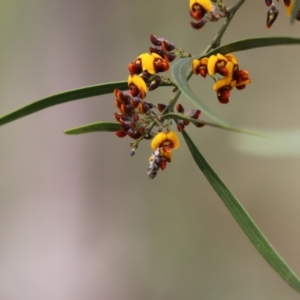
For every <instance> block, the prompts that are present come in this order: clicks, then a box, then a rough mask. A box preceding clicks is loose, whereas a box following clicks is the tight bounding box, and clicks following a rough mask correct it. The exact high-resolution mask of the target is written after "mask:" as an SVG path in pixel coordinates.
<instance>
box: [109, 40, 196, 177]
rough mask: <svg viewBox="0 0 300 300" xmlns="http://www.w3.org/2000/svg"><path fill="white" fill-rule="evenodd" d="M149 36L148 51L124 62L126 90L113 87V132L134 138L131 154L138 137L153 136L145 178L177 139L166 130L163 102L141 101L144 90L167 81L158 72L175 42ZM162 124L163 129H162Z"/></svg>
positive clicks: (166, 156)
mask: <svg viewBox="0 0 300 300" xmlns="http://www.w3.org/2000/svg"><path fill="white" fill-rule="evenodd" d="M150 40H151V42H152V44H153V45H154V47H150V53H143V54H141V55H139V56H138V57H137V58H136V59H135V60H134V61H133V62H131V63H129V64H128V70H129V73H130V74H129V76H128V80H127V83H128V91H121V90H119V89H115V90H114V95H115V98H116V100H115V105H116V107H117V108H118V110H119V112H116V113H115V114H114V116H115V119H116V120H117V121H118V122H119V123H120V125H121V128H120V130H119V131H117V132H116V135H117V136H118V137H121V138H122V137H125V136H129V137H131V138H133V139H134V140H135V142H134V143H131V155H133V154H134V153H135V150H136V149H137V147H138V144H139V142H140V141H141V140H143V139H152V138H153V139H152V142H151V148H152V149H153V150H154V152H153V154H152V155H151V157H150V160H149V167H148V172H147V174H148V176H149V178H154V177H155V176H156V174H157V172H158V170H159V169H162V170H164V169H165V168H166V165H167V162H171V159H172V152H171V150H172V149H176V148H178V146H179V139H178V136H177V134H176V133H175V132H171V131H169V126H170V124H171V122H170V120H169V119H165V118H164V117H163V113H164V111H165V109H166V108H167V105H165V104H157V105H154V104H153V103H151V102H146V101H145V98H146V94H147V92H148V91H152V90H154V89H156V88H157V87H158V86H159V85H160V84H162V83H169V82H168V81H169V80H168V79H166V78H164V77H161V76H159V75H158V73H160V72H165V71H167V70H168V69H169V62H171V61H173V60H174V59H175V58H176V53H175V51H174V50H176V49H175V45H174V44H172V43H170V42H168V41H167V40H166V39H163V38H158V37H156V36H154V35H151V36H150ZM169 85H171V84H169ZM198 116H199V114H198ZM164 128H165V129H166V133H165V132H162V131H163V129H164ZM180 128H183V127H180ZM155 129H156V130H155ZM155 131H156V132H155ZM157 132H158V133H157Z"/></svg>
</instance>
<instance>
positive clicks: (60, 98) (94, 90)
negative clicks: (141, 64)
mask: <svg viewBox="0 0 300 300" xmlns="http://www.w3.org/2000/svg"><path fill="white" fill-rule="evenodd" d="M116 88H117V89H120V90H126V89H128V86H127V82H126V81H118V82H110V83H103V84H98V85H93V86H88V87H84V88H80V89H76V90H72V91H68V92H63V93H60V94H57V95H53V96H49V97H47V98H44V99H41V100H38V101H35V102H33V103H31V104H29V105H26V106H24V107H22V108H20V109H18V110H15V111H13V112H11V113H9V114H7V115H5V116H3V117H1V118H0V126H1V125H4V124H6V123H9V122H12V121H14V120H17V119H20V118H22V117H25V116H27V115H30V114H32V113H35V112H37V111H40V110H42V109H44V108H47V107H50V106H54V105H57V104H61V103H65V102H69V101H73V100H78V99H83V98H88V97H94V96H99V95H104V94H109V93H112V92H113V90H114V89H116Z"/></svg>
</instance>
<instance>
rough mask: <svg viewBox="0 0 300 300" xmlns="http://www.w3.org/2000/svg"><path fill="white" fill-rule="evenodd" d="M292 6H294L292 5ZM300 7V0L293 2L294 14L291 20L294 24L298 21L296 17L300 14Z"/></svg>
mask: <svg viewBox="0 0 300 300" xmlns="http://www.w3.org/2000/svg"><path fill="white" fill-rule="evenodd" d="M290 5H292V4H290ZM299 6H300V0H295V1H294V2H293V10H292V14H291V18H290V22H291V23H294V21H295V20H296V17H297V15H298V13H299V8H300V7H299Z"/></svg>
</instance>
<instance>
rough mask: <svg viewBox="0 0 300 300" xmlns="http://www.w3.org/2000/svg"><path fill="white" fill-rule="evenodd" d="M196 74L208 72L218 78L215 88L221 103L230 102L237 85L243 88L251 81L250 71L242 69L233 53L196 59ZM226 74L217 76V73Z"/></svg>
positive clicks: (194, 66)
mask: <svg viewBox="0 0 300 300" xmlns="http://www.w3.org/2000/svg"><path fill="white" fill-rule="evenodd" d="M192 67H193V72H194V74H199V75H201V76H202V77H204V78H205V77H206V75H207V74H209V75H210V76H213V77H214V79H215V80H216V82H215V84H214V85H213V90H214V91H216V93H217V97H218V100H219V102H220V103H223V104H225V103H228V102H229V96H230V91H231V90H232V89H233V88H234V87H235V88H236V89H238V90H242V89H244V88H245V87H246V84H248V83H250V82H251V79H250V78H249V73H248V71H246V70H240V68H239V65H238V61H237V59H236V57H235V56H234V55H232V54H225V55H222V54H220V53H218V54H216V55H211V56H209V57H202V58H200V59H194V60H193V63H192ZM217 73H218V74H220V75H222V76H224V77H223V78H215V75H216V74H217Z"/></svg>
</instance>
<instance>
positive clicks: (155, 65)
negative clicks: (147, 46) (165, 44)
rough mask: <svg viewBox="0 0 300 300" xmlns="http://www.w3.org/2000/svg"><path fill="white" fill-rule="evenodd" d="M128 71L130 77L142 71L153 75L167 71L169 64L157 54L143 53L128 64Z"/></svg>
mask: <svg viewBox="0 0 300 300" xmlns="http://www.w3.org/2000/svg"><path fill="white" fill-rule="evenodd" d="M128 69H129V72H130V74H131V75H134V74H136V75H138V74H140V73H142V72H143V71H147V72H148V73H149V74H155V73H159V72H165V71H167V70H169V63H168V62H167V60H165V59H163V58H162V57H161V56H160V55H159V54H157V53H151V54H149V53H143V54H141V55H139V56H138V57H137V58H136V59H135V60H134V61H133V62H132V63H130V64H128Z"/></svg>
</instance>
